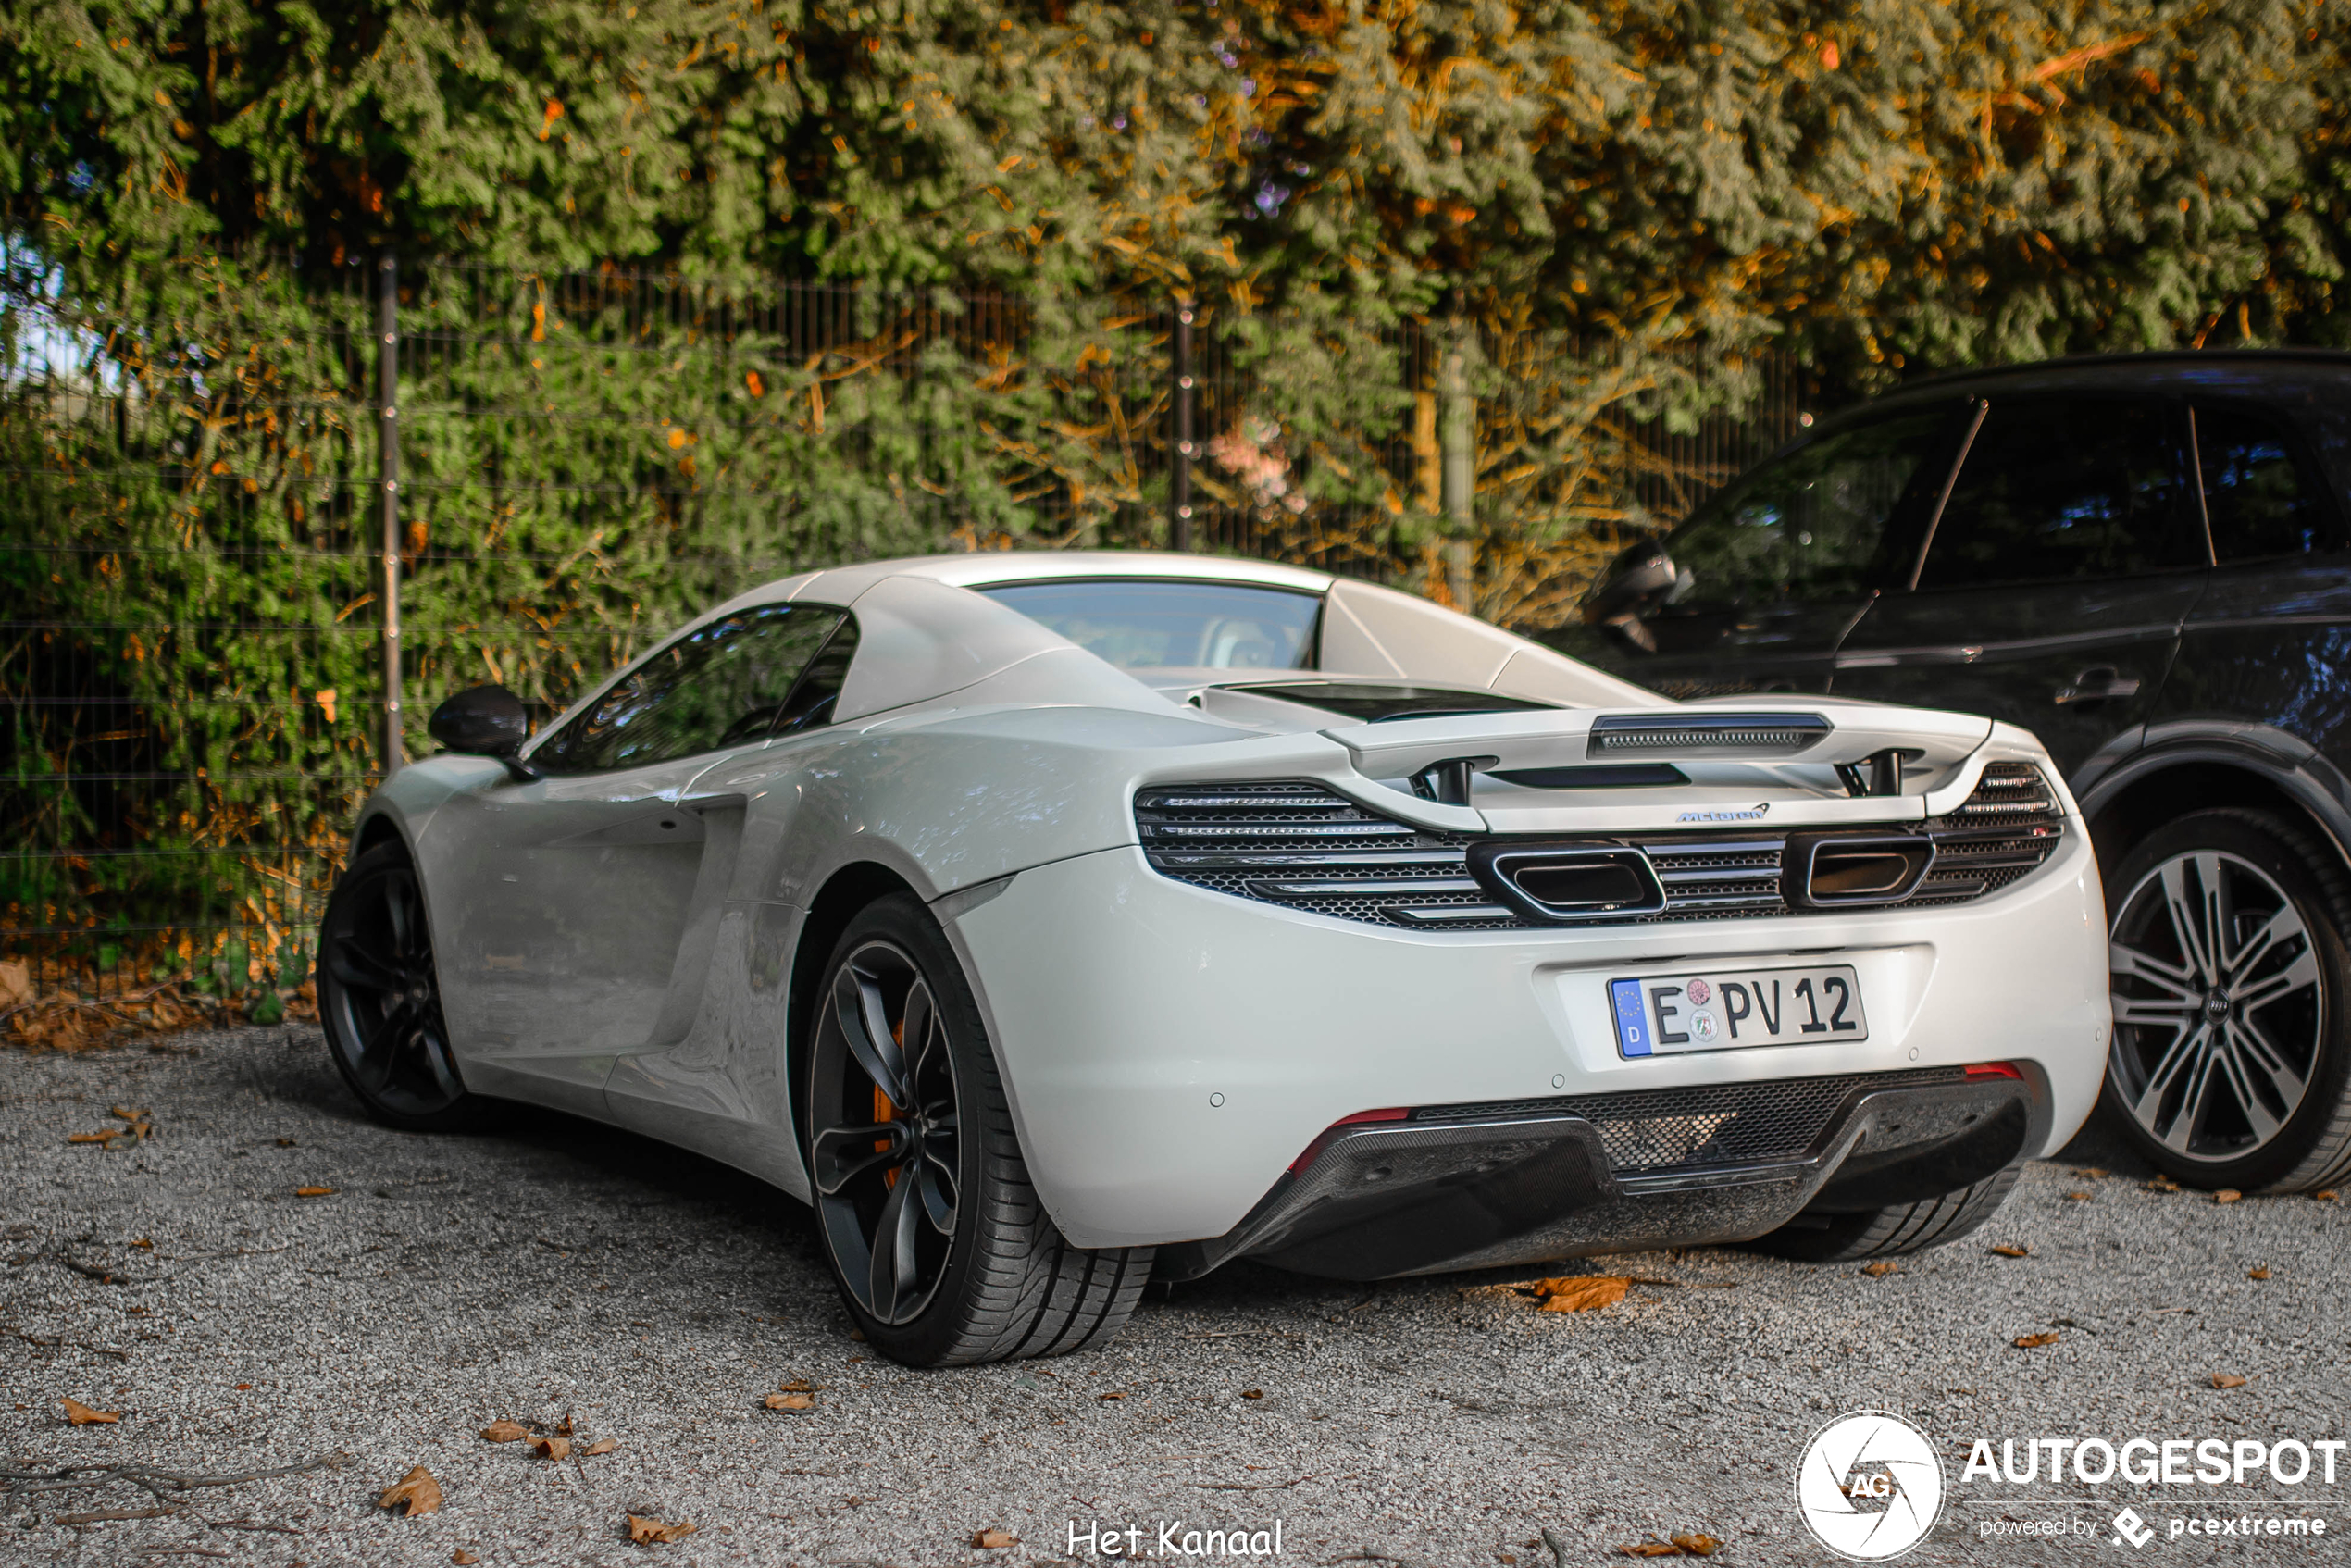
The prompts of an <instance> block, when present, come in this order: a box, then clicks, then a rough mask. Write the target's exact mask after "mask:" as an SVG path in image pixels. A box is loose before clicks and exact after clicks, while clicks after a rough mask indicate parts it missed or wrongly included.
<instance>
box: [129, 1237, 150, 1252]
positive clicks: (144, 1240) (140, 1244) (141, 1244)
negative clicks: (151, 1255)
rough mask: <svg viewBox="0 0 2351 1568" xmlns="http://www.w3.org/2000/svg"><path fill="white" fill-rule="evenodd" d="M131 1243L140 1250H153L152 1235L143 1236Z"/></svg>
mask: <svg viewBox="0 0 2351 1568" xmlns="http://www.w3.org/2000/svg"><path fill="white" fill-rule="evenodd" d="M131 1245H132V1246H133V1247H136V1248H138V1249H139V1251H142V1252H152V1251H155V1238H154V1237H152V1236H143V1237H141V1238H139V1239H138V1240H136V1241H133V1242H132V1243H131Z"/></svg>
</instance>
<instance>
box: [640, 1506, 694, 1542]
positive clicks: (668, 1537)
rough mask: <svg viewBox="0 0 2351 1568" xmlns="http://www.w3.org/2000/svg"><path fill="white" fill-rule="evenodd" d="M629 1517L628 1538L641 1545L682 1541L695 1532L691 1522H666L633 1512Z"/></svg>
mask: <svg viewBox="0 0 2351 1568" xmlns="http://www.w3.org/2000/svg"><path fill="white" fill-rule="evenodd" d="M627 1517H628V1538H629V1539H630V1540H632V1541H635V1542H636V1543H637V1544H638V1545H639V1546H651V1545H652V1544H653V1542H655V1541H681V1540H684V1539H685V1538H686V1537H688V1536H690V1535H692V1534H693V1533H694V1527H693V1526H692V1525H691V1524H663V1523H662V1522H661V1521H660V1520H658V1519H651V1518H648V1517H646V1516H645V1515H644V1514H641V1513H631V1514H628V1516H627Z"/></svg>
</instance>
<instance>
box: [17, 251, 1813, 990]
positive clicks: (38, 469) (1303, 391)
mask: <svg viewBox="0 0 2351 1568" xmlns="http://www.w3.org/2000/svg"><path fill="white" fill-rule="evenodd" d="M15 276H16V277H17V279H18V283H19V286H18V287H17V288H16V289H15V290H14V292H12V293H11V294H10V295H9V296H8V297H7V299H6V311H7V317H8V322H9V326H8V330H7V332H6V336H5V340H0V347H5V348H6V355H7V357H6V360H5V362H0V372H4V373H5V375H6V381H5V384H0V584H5V592H6V603H5V604H4V605H0V703H4V704H5V706H6V729H5V732H4V733H0V820H4V821H5V822H6V824H7V831H6V834H5V835H4V836H0V959H6V958H14V959H17V960H19V961H30V962H31V964H33V965H34V969H35V973H36V980H37V983H38V984H39V985H40V986H41V987H43V988H44V989H51V988H56V987H61V986H62V987H66V988H68V989H70V988H72V987H74V986H77V985H78V986H80V987H81V989H83V990H85V991H88V992H91V993H93V994H94V993H96V992H97V991H99V990H102V989H106V988H107V987H108V986H111V987H113V988H114V989H117V990H120V989H122V988H124V987H127V986H131V985H133V984H148V983H154V984H164V983H168V982H172V981H175V980H176V981H180V982H184V983H188V984H193V985H194V986H196V987H197V988H199V989H204V988H206V987H210V988H215V989H221V990H226V991H228V992H230V993H239V992H242V993H245V994H247V995H248V996H250V997H256V998H265V999H266V998H267V997H268V996H271V995H274V994H276V993H278V992H280V991H282V990H284V989H288V988H291V987H293V986H295V985H297V984H298V983H299V981H300V979H301V978H302V977H304V976H305V974H306V972H307V965H308V960H309V954H310V943H311V939H312V933H313V932H314V930H315V927H316V925H317V919H318V916H319V914H320V911H321V907H322V904H323V901H324V896H325V892H326V890H327V889H328V888H329V887H330V884H331V879H332V877H333V875H334V873H335V871H336V870H337V869H338V868H339V865H340V855H341V851H342V835H343V833H344V832H345V831H346V830H347V828H348V824H349V822H350V819H351V816H352V815H353V814H354V812H355V808H356V807H357V805H358V804H359V803H360V802H361V801H362V800H363V799H364V798H365V796H366V794H367V790H370V789H371V788H372V787H373V786H374V785H375V784H376V783H377V782H378V781H379V779H380V778H381V777H382V774H383V769H384V765H385V763H386V760H387V758H391V759H392V760H394V761H395V762H396V760H397V759H398V758H399V756H400V755H401V754H402V753H404V752H413V751H414V750H416V749H417V748H418V747H419V746H420V744H421V743H422V727H423V719H424V717H425V716H426V715H427V714H428V713H429V709H430V706H431V703H433V702H435V701H437V700H438V699H439V698H440V697H441V696H442V695H445V694H446V693H447V692H448V691H454V690H456V689H458V688H460V687H463V686H466V685H469V684H474V683H477V682H479V681H482V680H492V679H494V680H497V681H499V682H501V683H503V684H505V685H508V686H511V687H513V688H515V689H516V691H519V692H521V693H522V694H523V695H524V696H525V698H526V699H527V700H528V701H529V702H531V703H534V704H536V705H537V707H538V708H539V710H540V712H541V714H542V715H544V714H546V713H550V712H553V711H555V710H557V709H559V708H560V707H561V706H562V705H564V704H565V703H567V702H568V701H569V700H570V698H571V697H572V695H573V694H575V693H576V692H577V691H578V690H580V689H581V688H582V687H583V686H584V685H585V684H588V683H591V682H592V681H593V680H595V679H596V678H599V677H600V676H601V674H602V673H603V672H604V671H606V670H608V669H609V668H611V667H612V666H614V665H615V664H616V663H618V662H620V661H622V660H624V659H626V658H628V657H629V656H631V655H633V654H634V653H636V652H639V651H641V649H642V648H643V647H644V646H645V645H646V643H647V641H648V640H650V639H652V638H653V637H656V636H658V635H659V634H660V633H661V632H662V631H663V630H665V628H667V627H668V626H670V625H673V624H675V623H676V622H678V621H679V620H682V619H684V618H685V617H686V616H688V615H690V614H691V613H692V612H693V611H694V610H695V609H697V608H698V607H701V606H703V605H706V604H710V603H713V602H715V600H717V599H718V598H720V597H723V596H725V595H727V594H729V593H732V592H734V591H740V589H742V588H744V587H747V586H750V585H752V584H753V583H756V582H759V581H762V580H765V579H770V578H773V577H776V576H779V575H783V574H785V573H789V572H791V571H795V570H800V569H803V568H805V567H808V566H816V565H823V564H828V563H830V562H833V561H838V560H842V559H851V558H856V557H859V556H873V555H887V554H900V553H908V552H913V551H919V550H927V549H942V548H943V549H959V548H960V549H987V548H1012V547H1027V546H1042V547H1056V546H1069V545H1081V544H1082V545H1092V546H1109V547H1133V546H1153V547H1170V546H1172V547H1176V548H1183V549H1192V550H1200V551H1208V552H1215V553H1224V554H1249V555H1260V556H1269V557H1275V558H1281V559H1288V560H1295V561H1300V562H1302V563H1305V564H1309V565H1316V566H1325V567H1327V568H1329V569H1333V570H1337V571H1342V572H1348V573H1351V574H1359V575H1366V576H1371V577H1375V578H1382V579H1391V580H1400V581H1404V582H1406V583H1407V584H1418V583H1421V582H1423V581H1424V580H1425V573H1426V570H1427V567H1428V565H1429V555H1428V551H1427V549H1426V547H1425V544H1424V543H1423V544H1414V543H1413V542H1412V541H1413V540H1414V539H1420V540H1423V541H1425V539H1426V538H1428V537H1430V536H1432V534H1433V533H1441V532H1443V531H1444V529H1446V528H1447V527H1448V526H1449V524H1448V522H1447V520H1446V519H1445V518H1444V516H1442V515H1441V505H1440V500H1439V496H1438V494H1437V492H1438V488H1439V486H1438V482H1437V474H1438V469H1439V467H1440V457H1441V454H1440V453H1439V451H1438V445H1439V442H1438V438H1437V414H1438V413H1439V412H1440V410H1438V409H1437V407H1436V401H1437V397H1438V395H1439V391H1438V389H1439V384H1440V382H1441V380H1442V376H1441V369H1442V364H1441V362H1442V359H1443V356H1444V355H1446V354H1448V353H1458V352H1460V350H1461V348H1462V341H1463V340H1462V337H1461V336H1460V335H1459V334H1458V333H1451V334H1449V332H1448V330H1447V329H1445V328H1444V327H1442V326H1441V325H1437V326H1429V325H1419V324H1407V325H1403V326H1397V327H1390V328H1386V329H1383V330H1379V331H1375V332H1362V333H1355V334H1351V335H1345V334H1342V335H1340V337H1339V338H1337V339H1334V337H1333V334H1331V333H1330V332H1328V331H1327V330H1322V329H1315V328H1311V327H1310V328H1300V329H1298V330H1297V332H1296V333H1295V334H1293V335H1291V336H1288V337H1286V336H1285V335H1284V334H1285V333H1286V332H1291V331H1292V328H1291V326H1290V325H1289V324H1286V323H1284V322H1281V321H1279V320H1270V321H1269V320H1251V321H1249V322H1245V323H1242V322H1236V321H1234V320H1232V319H1230V318H1229V317H1228V318H1226V319H1223V320H1220V319H1218V318H1217V317H1215V316H1214V314H1213V312H1210V311H1208V310H1206V309H1204V308H1198V307H1193V306H1189V305H1179V304H1177V303H1176V302H1172V301H1156V302H1145V303H1143V304H1140V305H1137V304H1134V303H1132V302H1120V301H1114V300H1113V301H1102V302H1093V303H1091V304H1089V305H1085V306H1083V307H1073V306H1069V305H1057V306H1047V305H1038V304H1034V303H1030V302H1025V301H1021V300H1017V299H1012V298H1006V297H1000V296H993V295H986V294H976V293H968V292H965V293H958V294H947V293H934V294H892V293H889V292H882V291H877V290H866V289H860V288H855V287H849V286H840V285H825V284H807V283H798V282H773V283H765V284H759V285H755V286H750V287H744V286H733V287H720V286H717V285H710V284H700V283H692V282H689V281H685V280H679V279H676V278H671V277H665V276H653V275H646V274H638V273H630V272H627V271H623V270H618V269H612V268H607V269H603V270H601V271H595V272H584V273H578V274H563V275H547V274H532V273H523V272H516V271H510V270H504V269H486V268H473V267H467V266H460V265H437V266H432V267H417V266H409V267H406V268H395V267H393V266H392V264H390V263H388V262H381V261H377V260H373V259H370V260H368V261H367V262H365V263H361V264H355V265H346V266H343V267H341V268H324V269H320V268H311V269H307V270H305V269H304V268H300V267H298V266H296V265H295V264H293V263H292V262H291V261H287V262H278V263H269V262H264V263H260V264H255V265H252V266H246V267H242V268H235V269H233V270H231V271H230V272H227V273H223V274H222V275H221V277H220V279H219V280H218V284H217V287H216V286H214V284H211V283H207V284H205V287H207V288H212V290H213V292H210V293H205V292H204V289H202V288H193V287H191V288H182V289H181V290H180V293H178V294H176V295H174V294H171V293H169V292H168V290H164V289H162V288H160V287H159V288H157V289H155V290H153V291H149V292H147V293H145V294H126V295H125V296H124V297H122V298H120V299H118V300H115V301H112V302H110V303H109V305H108V306H107V307H106V308H103V309H102V308H99V307H97V306H94V305H87V304H84V305H76V306H69V305H67V304H66V303H64V302H63V301H61V300H60V299H58V298H56V296H55V295H54V294H46V295H44V293H43V292H41V291H40V290H39V289H37V288H33V289H27V288H25V287H23V286H22V273H21V269H19V273H18V274H16V275H15ZM192 301H193V303H191V302H192ZM1300 344H1311V345H1312V355H1305V352H1304V351H1303V350H1301V349H1300V347H1299V345H1300ZM1473 351H1474V354H1475V355H1476V357H1477V360H1478V364H1479V366H1480V367H1481V368H1480V372H1479V373H1480V375H1481V376H1482V377H1483V378H1484V380H1483V381H1482V382H1480V383H1478V384H1479V385H1480V386H1481V387H1482V388H1483V391H1482V392H1480V393H1479V394H1478V395H1479V403H1478V405H1477V415H1478V417H1477V419H1476V421H1475V433H1476V439H1477V441H1478V442H1479V443H1480V458H1479V461H1480V464H1481V479H1480V487H1479V496H1478V500H1479V504H1480V505H1481V506H1483V505H1485V504H1486V502H1487V495H1488V483H1489V481H1490V483H1491V486H1492V494H1493V496H1494V498H1495V499H1494V502H1493V504H1495V505H1496V506H1498V507H1500V506H1518V507H1520V509H1521V510H1522V511H1524V509H1525V508H1526V507H1528V506H1535V507H1536V510H1537V511H1541V512H1542V517H1541V518H1540V519H1537V523H1538V524H1539V526H1537V525H1536V524H1528V525H1526V526H1524V527H1521V525H1520V523H1515V522H1514V523H1512V524H1511V527H1513V528H1518V529H1519V531H1520V534H1523V535H1526V536H1527V537H1534V534H1535V533H1539V534H1541V537H1543V538H1544V539H1547V540H1549V541H1552V546H1556V545H1557V544H1558V542H1559V541H1561V539H1571V537H1572V541H1582V545H1581V547H1582V548H1583V549H1584V552H1585V553H1584V554H1583V555H1581V556H1572V555H1560V554H1556V553H1555V554H1549V555H1545V554H1541V553H1540V552H1537V553H1536V554H1534V555H1532V556H1530V557H1528V559H1529V560H1531V561H1533V562H1534V566H1533V567H1532V568H1530V569H1532V570H1534V571H1536V574H1537V575H1541V574H1542V573H1544V572H1545V571H1549V570H1551V568H1550V567H1549V566H1546V565H1545V563H1547V562H1549V563H1556V562H1559V561H1565V560H1571V559H1574V560H1583V559H1588V558H1589V557H1590V555H1591V547H1592V540H1593V535H1594V533H1595V530H1596V529H1597V530H1598V533H1599V534H1600V535H1603V536H1604V535H1605V534H1606V533H1607V531H1608V529H1609V528H1610V527H1611V526H1616V525H1621V524H1640V523H1648V522H1665V521H1670V520H1672V519H1673V517H1675V516H1679V515H1680V514H1681V513H1682V512H1683V511H1684V510H1686V507H1687V506H1688V505H1689V504H1692V503H1693V502H1694V501H1695V500H1696V499H1697V498H1698V497H1699V496H1701V495H1702V494H1703V493H1705V492H1706V491H1707V490H1708V489H1710V487H1711V486H1713V485H1715V484H1719V483H1720V482H1722V480H1723V479H1725V478H1727V477H1728V476H1729V475H1730V474H1731V473H1734V472H1735V471H1736V470H1737V468H1739V467H1742V466H1743V465H1744V464H1745V463H1747V462H1748V461H1750V460H1752V459H1753V458H1754V457H1755V456H1757V455H1759V454H1761V453H1762V452H1764V451H1767V450H1769V449H1770V448H1771V447H1772V446H1773V445H1776V444H1777V443H1778V442H1781V441H1783V440H1785V438H1786V437H1787V436H1788V435H1789V434H1791V433H1793V431H1794V430H1795V429H1796V428H1797V417H1798V415H1797V408H1798V404H1799V402H1800V401H1801V399H1802V396H1803V389H1802V385H1801V382H1800V380H1799V379H1798V378H1797V375H1796V373H1795V372H1794V370H1793V368H1792V367H1789V366H1787V365H1785V364H1780V363H1772V364H1767V365H1764V366H1760V367H1748V370H1747V372H1746V374H1747V377H1748V382H1747V384H1748V387H1749V389H1750V392H1751V395H1750V397H1749V400H1748V403H1747V404H1746V408H1745V411H1744V413H1743V414H1742V415H1741V416H1739V417H1727V416H1724V415H1721V414H1715V415H1712V416H1710V417H1706V418H1704V419H1703V420H1701V421H1699V422H1698V423H1697V424H1696V425H1695V426H1692V427H1689V428H1686V429H1678V430H1675V429H1669V428H1668V427H1667V425H1666V424H1665V423H1664V422H1663V421H1662V420H1661V418H1659V417H1656V415H1655V413H1654V411H1653V410H1650V409H1648V408H1647V407H1646V405H1644V404H1642V403H1641V402H1640V392H1641V389H1642V388H1643V387H1646V386H1648V385H1649V384H1650V383H1649V382H1647V381H1637V379H1625V378H1622V377H1620V378H1618V379H1615V380H1611V361H1610V359H1609V355H1608V354H1607V353H1606V352H1605V351H1599V350H1594V349H1592V348H1589V347H1587V346H1586V345H1579V344H1574V343H1567V344H1561V342H1559V341H1557V340H1542V341H1536V340H1527V341H1526V342H1519V343H1517V344H1515V345H1514V346H1513V345H1512V344H1510V343H1502V342H1482V343H1474V344H1473ZM1314 356H1320V357H1314ZM1693 367H1695V361H1693ZM1563 369H1565V370H1572V371H1574V375H1573V376H1567V377H1565V378H1564V379H1562V370H1563ZM1341 393H1344V394H1345V395H1340V394H1341ZM1577 398H1580V399H1582V400H1583V404H1584V406H1583V407H1582V408H1581V411H1580V412H1577V413H1574V416H1573V417H1570V414H1569V412H1567V411H1566V404H1568V403H1569V402H1571V401H1574V399H1577ZM1512 432H1515V433H1512ZM1545 432H1549V433H1548V434H1546V433H1545ZM1512 441H1515V442H1519V443H1520V446H1521V447H1523V448H1524V453H1523V454H1521V455H1522V456H1524V454H1532V456H1531V457H1525V460H1521V457H1513V456H1511V455H1510V453H1509V452H1508V451H1506V450H1505V449H1506V448H1507V447H1508V446H1509V443H1510V442H1512ZM1545 442H1549V445H1545V444H1544V443H1545ZM1489 447H1490V449H1491V450H1490V452H1488V451H1487V450H1486V449H1487V448H1489ZM1562 464H1566V465H1568V466H1570V467H1573V466H1574V465H1581V467H1580V468H1579V469H1578V470H1577V471H1578V472H1579V473H1581V474H1582V478H1581V479H1574V482H1569V481H1567V480H1557V479H1549V480H1547V479H1544V478H1543V475H1544V474H1545V473H1549V472H1550V470H1552V469H1560V470H1561V471H1562V472H1564V471H1565V470H1564V469H1563V468H1561V465H1562ZM1546 465H1549V468H1547V467H1546ZM1529 475H1534V476H1536V477H1535V478H1534V479H1528V478H1527V476H1529ZM1509 485H1516V486H1517V487H1518V488H1517V489H1516V490H1509V489H1508V486H1509ZM1546 485H1548V487H1549V488H1544V487H1545V486H1546ZM1530 487H1531V488H1530ZM1537 492H1539V496H1538V493H1537ZM1509 496H1515V497H1517V499H1516V500H1510V499H1507V497H1509ZM1530 497H1535V498H1536V499H1534V500H1530V499H1529V498H1530ZM1563 498H1564V499H1563ZM1538 503H1539V504H1538ZM1545 508H1548V510H1544V509H1545ZM1530 515H1531V514H1530ZM1514 516H1515V514H1514ZM1399 519H1403V520H1405V521H1406V522H1415V521H1416V523H1417V525H1420V526H1419V527H1418V531H1417V533H1416V532H1415V529H1414V528H1412V527H1403V526H1399ZM1562 519H1563V520H1562ZM1528 529H1534V533H1529V532H1528ZM1545 529H1548V530H1549V531H1548V532H1545V531H1543V530H1545ZM1457 531H1458V530H1457ZM1512 537H1514V538H1516V537H1519V535H1513V536H1512ZM1603 542H1604V540H1603ZM1465 548H1467V547H1465ZM1416 552H1417V554H1416ZM1562 569H1564V568H1562ZM1552 575H1557V574H1556V572H1553V574H1552ZM1571 586H1572V585H1571ZM1432 587H1433V591H1437V593H1439V594H1440V595H1442V594H1443V593H1444V592H1445V591H1446V588H1445V585H1444V583H1443V582H1442V581H1437V582H1435V583H1434V584H1432Z"/></svg>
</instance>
